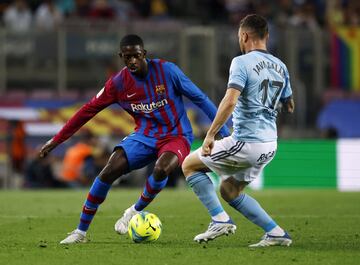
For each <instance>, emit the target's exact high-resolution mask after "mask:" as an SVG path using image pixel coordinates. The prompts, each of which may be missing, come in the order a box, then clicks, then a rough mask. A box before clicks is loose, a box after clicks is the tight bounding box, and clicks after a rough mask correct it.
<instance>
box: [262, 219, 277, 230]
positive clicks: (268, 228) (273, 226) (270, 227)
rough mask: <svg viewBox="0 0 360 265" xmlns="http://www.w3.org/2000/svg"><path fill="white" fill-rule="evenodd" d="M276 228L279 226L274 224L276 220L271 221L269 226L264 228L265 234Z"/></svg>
mask: <svg viewBox="0 0 360 265" xmlns="http://www.w3.org/2000/svg"><path fill="white" fill-rule="evenodd" d="M276 226H277V224H276V223H275V222H274V220H271V222H270V223H268V224H267V225H265V226H264V230H265V232H270V231H271V230H273V229H274V228H275V227H276Z"/></svg>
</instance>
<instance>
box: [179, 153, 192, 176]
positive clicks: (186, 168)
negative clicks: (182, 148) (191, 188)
mask: <svg viewBox="0 0 360 265" xmlns="http://www.w3.org/2000/svg"><path fill="white" fill-rule="evenodd" d="M181 169H182V172H183V173H184V175H185V177H187V176H189V174H190V168H189V160H188V157H186V158H185V160H184V162H183V163H182V165H181Z"/></svg>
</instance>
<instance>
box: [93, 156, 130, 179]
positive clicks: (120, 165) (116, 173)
mask: <svg viewBox="0 0 360 265" xmlns="http://www.w3.org/2000/svg"><path fill="white" fill-rule="evenodd" d="M125 173H127V163H126V161H122V160H118V161H115V160H114V159H110V160H109V161H108V163H107V164H106V166H105V167H104V168H103V170H101V172H100V174H99V178H100V179H101V180H102V181H104V182H106V183H108V184H112V183H113V182H114V181H115V180H117V179H118V178H119V177H120V176H122V175H124V174H125Z"/></svg>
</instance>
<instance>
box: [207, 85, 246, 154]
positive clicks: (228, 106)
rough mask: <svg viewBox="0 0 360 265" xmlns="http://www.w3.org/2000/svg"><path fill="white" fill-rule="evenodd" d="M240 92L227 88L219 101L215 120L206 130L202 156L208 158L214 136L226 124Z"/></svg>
mask: <svg viewBox="0 0 360 265" xmlns="http://www.w3.org/2000/svg"><path fill="white" fill-rule="evenodd" d="M240 93H241V92H240V90H238V89H237V88H232V87H229V88H228V89H227V91H226V94H225V96H224V98H223V99H222V100H221V102H220V105H219V108H218V111H217V113H216V116H215V119H214V120H213V122H212V124H211V126H210V129H209V130H208V132H207V134H206V137H205V139H204V142H203V145H202V155H204V156H208V155H210V154H211V149H212V148H213V144H214V140H215V135H216V134H217V133H218V131H219V130H220V128H221V127H222V126H223V125H224V124H225V123H226V121H227V120H228V119H229V117H230V116H231V114H232V112H233V111H234V108H235V106H236V103H237V101H238V98H239V96H240Z"/></svg>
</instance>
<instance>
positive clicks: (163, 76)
mask: <svg viewBox="0 0 360 265" xmlns="http://www.w3.org/2000/svg"><path fill="white" fill-rule="evenodd" d="M164 62H165V61H163V60H160V64H159V65H160V72H161V77H162V79H163V82H164V85H165V91H166V96H167V97H168V98H169V92H168V86H167V83H166V78H165V74H164V69H163V63H164ZM169 105H170V108H171V112H172V114H173V115H174V118H175V121H177V124H176V128H177V131H178V134H182V132H183V131H182V128H181V124H180V120H179V116H178V114H177V112H176V109H175V104H174V101H172V100H171V99H170V98H169Z"/></svg>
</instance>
